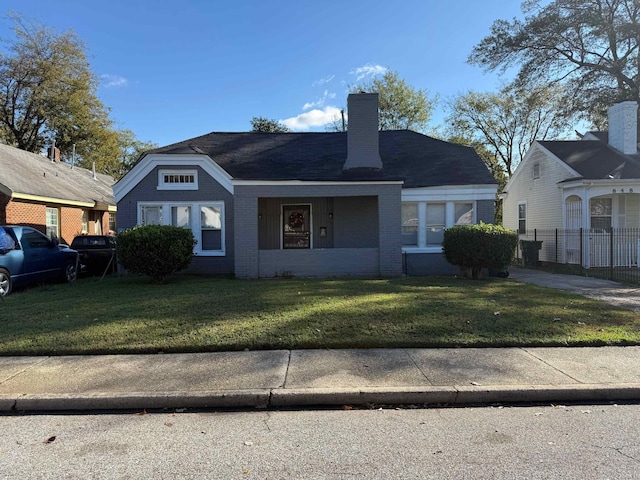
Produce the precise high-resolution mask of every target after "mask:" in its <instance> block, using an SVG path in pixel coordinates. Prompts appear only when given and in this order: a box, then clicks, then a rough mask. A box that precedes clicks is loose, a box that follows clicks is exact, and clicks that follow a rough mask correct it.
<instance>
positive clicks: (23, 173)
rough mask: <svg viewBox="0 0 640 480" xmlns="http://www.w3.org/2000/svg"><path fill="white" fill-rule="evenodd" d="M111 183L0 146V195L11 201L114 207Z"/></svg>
mask: <svg viewBox="0 0 640 480" xmlns="http://www.w3.org/2000/svg"><path fill="white" fill-rule="evenodd" d="M114 183H115V181H114V179H113V178H112V177H110V176H108V175H103V174H99V173H98V174H96V178H95V179H94V178H93V172H92V171H91V170H87V169H85V168H80V167H72V166H71V165H69V164H67V163H60V162H52V161H51V160H49V159H48V158H46V157H44V156H42V155H38V154H36V153H30V152H26V151H24V150H20V149H18V148H15V147H10V146H8V145H2V144H0V192H3V193H5V194H6V195H9V196H10V197H14V198H25V197H28V198H31V199H34V198H45V199H51V200H55V201H58V202H60V203H70V204H77V203H81V204H85V205H87V206H96V205H97V204H101V205H103V206H104V205H106V206H115V204H116V202H115V200H114V197H113V189H112V186H113V184H114Z"/></svg>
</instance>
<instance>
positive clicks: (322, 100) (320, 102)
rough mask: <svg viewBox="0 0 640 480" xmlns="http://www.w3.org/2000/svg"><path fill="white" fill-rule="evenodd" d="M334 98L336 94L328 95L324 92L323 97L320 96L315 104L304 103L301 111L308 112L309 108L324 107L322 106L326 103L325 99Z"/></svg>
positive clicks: (327, 92) (326, 91)
mask: <svg viewBox="0 0 640 480" xmlns="http://www.w3.org/2000/svg"><path fill="white" fill-rule="evenodd" d="M334 98H336V94H335V93H329V90H325V91H324V95H323V96H322V98H319V99H318V100H316V101H315V102H307V103H305V104H304V105H303V106H302V109H303V110H309V109H310V108H318V107H324V104H325V102H326V101H327V99H334Z"/></svg>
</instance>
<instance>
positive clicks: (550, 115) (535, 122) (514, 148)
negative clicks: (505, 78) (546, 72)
mask: <svg viewBox="0 0 640 480" xmlns="http://www.w3.org/2000/svg"><path fill="white" fill-rule="evenodd" d="M562 99H563V95H562V91H561V90H559V89H558V88H554V87H551V86H548V87H538V88H535V89H533V90H523V89H520V88H518V87H516V86H514V85H507V86H505V87H504V88H503V89H502V90H500V91H499V92H498V93H479V92H473V91H469V92H467V93H466V94H463V95H460V96H458V97H457V98H455V99H453V100H451V101H450V102H449V103H448V110H449V114H448V117H447V122H448V125H449V135H450V136H452V137H462V138H466V139H469V140H470V141H471V143H473V144H475V145H476V146H477V145H481V146H482V147H483V148H484V149H485V150H486V151H487V152H488V153H489V155H490V157H489V158H490V159H492V160H491V161H490V162H487V164H488V165H489V167H490V168H492V171H493V172H494V176H495V177H496V179H499V177H498V176H497V175H496V173H497V172H496V168H500V169H503V170H504V172H505V173H506V174H507V176H511V174H512V173H513V170H514V169H515V167H516V166H517V165H518V163H519V162H520V160H522V158H523V157H524V155H525V154H526V152H527V150H528V149H529V147H530V146H531V144H532V143H533V142H534V141H535V140H544V139H547V138H555V137H557V136H559V135H561V134H563V133H564V132H565V129H566V127H567V125H568V124H569V123H570V122H568V121H567V118H568V117H567V114H566V113H565V112H564V110H563V104H562ZM485 161H486V160H485Z"/></svg>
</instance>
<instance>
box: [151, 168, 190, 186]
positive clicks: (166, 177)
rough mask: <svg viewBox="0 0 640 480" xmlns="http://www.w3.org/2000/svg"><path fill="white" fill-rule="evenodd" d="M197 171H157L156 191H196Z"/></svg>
mask: <svg viewBox="0 0 640 480" xmlns="http://www.w3.org/2000/svg"><path fill="white" fill-rule="evenodd" d="M197 189H198V170H182V169H178V170H159V171H158V190H197Z"/></svg>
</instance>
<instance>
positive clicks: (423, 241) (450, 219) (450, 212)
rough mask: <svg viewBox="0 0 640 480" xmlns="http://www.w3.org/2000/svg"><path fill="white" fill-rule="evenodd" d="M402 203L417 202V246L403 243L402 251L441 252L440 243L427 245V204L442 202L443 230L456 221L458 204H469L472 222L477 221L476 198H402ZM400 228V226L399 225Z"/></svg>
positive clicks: (440, 203) (439, 203)
mask: <svg viewBox="0 0 640 480" xmlns="http://www.w3.org/2000/svg"><path fill="white" fill-rule="evenodd" d="M403 203H417V204H418V246H412V245H403V246H402V251H403V252H408V253H442V246H441V245H437V246H436V245H429V246H427V204H438V205H443V204H444V219H445V225H444V228H445V230H446V229H447V228H450V227H453V226H454V225H455V224H456V223H455V222H456V220H455V206H456V205H459V204H471V206H472V208H473V223H477V210H478V209H477V207H478V203H477V201H476V200H453V201H451V200H447V201H445V200H435V199H434V200H427V201H422V200H417V201H416V200H414V199H413V198H412V199H407V200H403ZM401 228H402V227H401Z"/></svg>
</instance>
